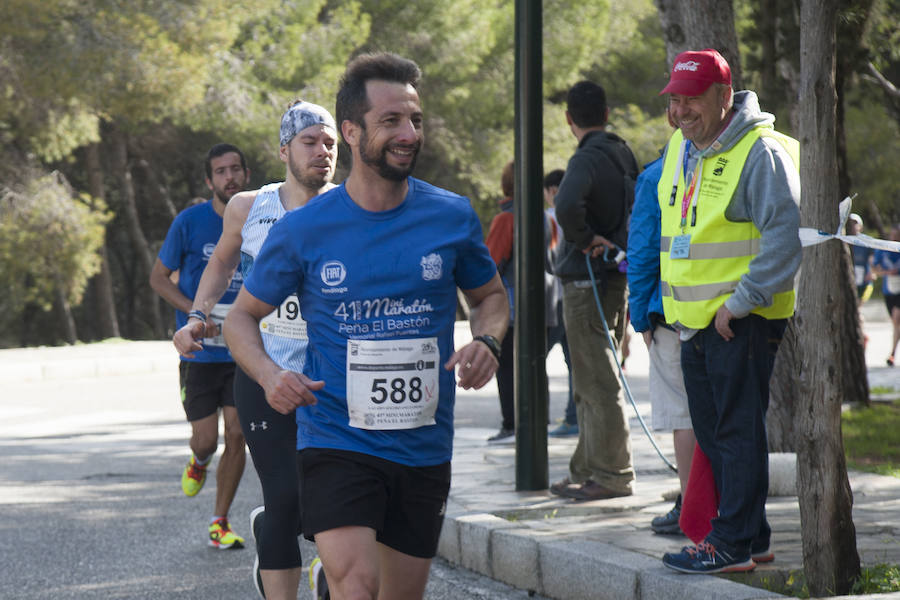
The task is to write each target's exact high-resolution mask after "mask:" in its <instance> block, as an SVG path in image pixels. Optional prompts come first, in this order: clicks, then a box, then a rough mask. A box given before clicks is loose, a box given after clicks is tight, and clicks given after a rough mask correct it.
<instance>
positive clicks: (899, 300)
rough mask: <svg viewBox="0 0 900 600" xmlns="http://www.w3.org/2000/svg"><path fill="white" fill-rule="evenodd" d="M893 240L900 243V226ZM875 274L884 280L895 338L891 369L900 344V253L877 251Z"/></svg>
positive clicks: (893, 232)
mask: <svg viewBox="0 0 900 600" xmlns="http://www.w3.org/2000/svg"><path fill="white" fill-rule="evenodd" d="M891 240H892V241H895V242H900V225H894V226H893V227H892V228H891ZM874 263H875V267H874V269H875V274H876V275H878V276H879V277H882V278H883V283H882V286H881V291H882V292H883V293H884V305H885V307H886V308H887V311H888V315H890V318H891V325H892V326H893V329H894V336H893V338H892V340H891V353H890V355H889V356H888V357H887V364H888V366H889V367H893V366H894V353H895V352H896V351H897V343H898V342H900V252H889V251H887V250H876V251H875V258H874Z"/></svg>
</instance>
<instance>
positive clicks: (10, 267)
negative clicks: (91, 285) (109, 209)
mask: <svg viewBox="0 0 900 600" xmlns="http://www.w3.org/2000/svg"><path fill="white" fill-rule="evenodd" d="M108 219H109V216H108V215H107V214H106V213H104V212H102V211H100V210H92V209H90V208H89V207H88V204H87V203H86V199H85V198H84V197H79V196H77V195H75V194H74V193H73V191H72V190H71V189H70V188H69V186H68V184H67V183H66V182H65V179H63V178H62V176H61V175H60V174H59V173H52V174H49V175H44V176H42V177H38V178H35V179H32V180H31V181H29V182H28V183H27V184H26V185H24V186H22V187H20V188H18V189H12V188H8V187H7V188H4V189H2V190H0V287H2V288H3V289H4V295H3V299H2V303H0V306H2V313H3V314H4V315H9V314H16V313H18V312H19V311H21V310H22V309H23V307H24V306H25V305H26V304H34V305H37V306H39V307H40V308H41V309H43V310H45V311H46V310H50V309H51V307H52V304H53V299H54V297H55V294H56V292H57V291H60V290H61V291H62V294H63V295H64V296H65V298H66V299H67V300H68V301H69V302H70V303H71V304H73V305H77V304H79V303H80V302H81V298H82V294H83V293H84V289H85V286H86V285H87V281H88V279H90V278H91V277H92V276H93V275H94V274H95V273H97V271H98V270H99V268H100V260H99V255H98V250H99V249H100V247H101V245H102V243H103V233H104V226H105V224H106V221H107V220H108Z"/></svg>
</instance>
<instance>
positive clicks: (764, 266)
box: [667, 91, 802, 339]
mask: <svg viewBox="0 0 900 600" xmlns="http://www.w3.org/2000/svg"><path fill="white" fill-rule="evenodd" d="M774 123H775V117H774V116H773V115H771V114H769V113H767V112H762V111H761V110H760V108H759V99H758V98H757V96H756V93H755V92H751V91H742V92H735V93H734V115H733V117H732V119H731V122H730V123H729V124H728V126H727V127H726V128H725V130H724V131H723V132H722V133H720V134H719V137H718V138H716V141H715V142H713V143H712V144H711V145H710V146H709V147H708V148H706V149H705V150H698V149H697V148H695V147H694V145H693V144H691V146H690V150H689V152H688V160H687V165H686V169H685V172H687V173H690V172H691V171H692V170H693V168H694V165H695V164H696V162H697V160H698V159H699V158H700V157H703V158H709V157H711V156H715V155H717V154H720V153H722V152H724V151H727V150H730V149H731V148H732V147H733V146H734V145H735V144H736V143H737V142H738V141H739V140H740V139H741V138H742V137H743V136H744V135H745V134H746V133H747V132H749V131H750V130H751V129H753V128H754V127H768V128H772V127H773V124H774ZM667 151H668V149H667ZM676 151H677V150H676ZM799 206H800V173H799V172H798V170H797V166H795V165H794V160H793V159H792V158H791V156H790V154H788V152H787V150H785V148H784V147H783V146H782V145H781V144H780V143H779V142H778V141H777V140H775V139H772V138H769V137H762V136H761V137H760V138H759V139H758V140H757V141H756V143H755V144H754V145H753V147H752V148H751V149H750V153H749V154H748V156H747V161H746V162H745V163H744V168H743V170H742V171H741V178H740V180H739V181H738V186H737V189H736V190H735V192H734V196H732V198H731V202H730V203H729V205H728V207H727V208H726V209H725V218H726V219H728V220H729V221H734V222H747V221H752V222H753V224H754V225H755V226H756V228H757V229H759V232H760V233H761V234H762V239H761V240H760V242H761V243H760V250H759V254H757V255H756V257H754V258H753V260H751V261H750V265H749V270H748V271H747V272H746V273H744V274H743V275H742V276H741V279H740V282H739V283H738V285H737V288H736V289H735V290H734V292H733V293H732V295H731V296H730V297H729V298H728V299H727V300H726V301H725V307H726V308H727V309H728V310H729V311H731V313H732V314H733V315H734V316H735V317H736V318H738V319H740V318H743V317H746V316H747V315H748V314H750V311H751V310H753V309H754V308H757V307H765V306H770V305H771V304H772V298H773V296H774V295H775V294H776V293H777V292H779V291H783V290H785V289H788V288H789V287H790V286H791V285H792V284H793V280H794V276H795V275H796V274H797V270H798V269H799V268H800V260H801V258H802V255H801V248H800V236H799V228H800V209H799ZM685 333H687V335H685ZM691 335H692V333H691V331H690V330H688V331H683V332H682V339H686V338H688V337H690V336H691Z"/></svg>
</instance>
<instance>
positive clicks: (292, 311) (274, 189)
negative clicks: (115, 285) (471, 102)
mask: <svg viewBox="0 0 900 600" xmlns="http://www.w3.org/2000/svg"><path fill="white" fill-rule="evenodd" d="M282 185H283V182H279V183H270V184H268V185H264V186H263V187H261V188H259V192H257V194H256V198H255V199H254V201H253V206H251V207H250V212H248V213H247V220H246V221H244V226H243V227H242V228H241V240H242V241H241V274H242V275H243V276H244V279H247V278H248V277H249V276H250V271H252V270H253V262H254V261H255V260H256V255H257V254H259V249H260V247H262V245H263V242H264V241H266V237H267V236H268V235H269V229H271V228H272V225H273V224H275V222H276V221H277V220H278V219H280V218H281V217H283V216H284V215H285V214H286V213H287V211H286V210H285V209H284V205H283V204H281V196H280V194H279V192H278V191H279V190H280V189H281V186H282ZM259 334H260V336H262V341H263V347H264V348H265V350H266V354H268V355H269V356H270V357H271V358H272V360H274V361H275V362H276V363H278V366H279V367H282V368H284V369H290V370H292V371H297V372H302V371H303V362H304V357H305V356H306V322H305V321H304V320H303V317H302V316H301V315H300V304H299V303H298V300H297V297H296V296H295V295H293V294H292V295H290V296H288V298H287V299H286V300H285V301H284V302H282V303H281V305H280V306H279V307H278V308H276V309H275V310H274V311H272V314H270V315H268V316H266V318H264V319H263V320H262V322H261V323H260V325H259Z"/></svg>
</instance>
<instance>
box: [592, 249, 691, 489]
mask: <svg viewBox="0 0 900 600" xmlns="http://www.w3.org/2000/svg"><path fill="white" fill-rule="evenodd" d="M616 250H618V251H619V252H622V249H621V248H619V247H618V246H616ZM608 254H609V246H607V247H606V249H605V250H604V251H603V260H604V261H606V260H609V256H608ZM584 261H585V262H586V263H587V270H588V274H589V275H590V276H591V287H592V289H593V290H594V300H595V301H596V303H597V310H598V311H600V320H601V321H602V322H603V331H604V332H605V333H606V341H607V342H609V347H610V348H611V349H612V352H613V356H616V344H615V342H613V339H612V336H611V335H610V334H609V325H607V324H606V316H605V315H604V314H603V304H602V303H601V302H600V294H599V293H598V292H597V280H596V279H594V269H593V268H591V253H590V252H588V253H587V254H585V255H584ZM615 363H616V368H617V369H618V370H619V379H621V380H622V387H624V388H625V397H626V398H628V401H629V402H631V406H632V407H634V414H636V415H637V418H638V421H639V422H640V424H641V428H642V429H643V430H644V433H646V434H647V439H649V440H650V443H651V444H653V448H654V450H656V453H657V454H659V457H660V458H661V459H662V460H663V462H664V463H666V466H667V467H669V468H670V469H672V471H674V472H675V473H678V467H676V466H675V465H673V464H672V463H671V461H669V459H668V458H666V456H665V455H664V454H663V453H662V450H660V449H659V446H658V445H657V444H656V440H655V439H654V438H653V434H652V433H650V430H649V429H648V428H647V424H646V423H644V418H643V417H641V413H640V412H638V407H637V404H636V403H635V402H634V396H632V395H631V388H630V387H628V380H627V379H625V373H623V372H622V365H620V364H619V361H618V359H617V360H616V361H615Z"/></svg>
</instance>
